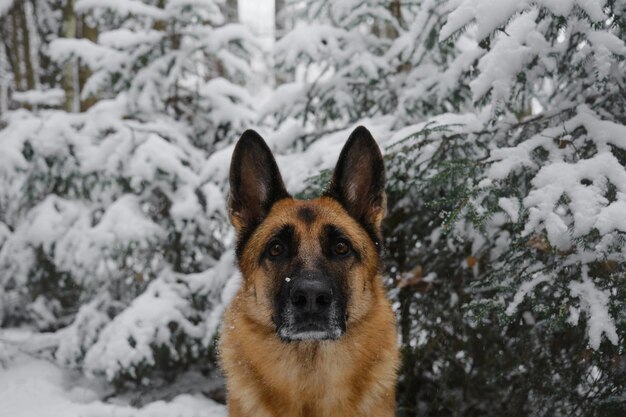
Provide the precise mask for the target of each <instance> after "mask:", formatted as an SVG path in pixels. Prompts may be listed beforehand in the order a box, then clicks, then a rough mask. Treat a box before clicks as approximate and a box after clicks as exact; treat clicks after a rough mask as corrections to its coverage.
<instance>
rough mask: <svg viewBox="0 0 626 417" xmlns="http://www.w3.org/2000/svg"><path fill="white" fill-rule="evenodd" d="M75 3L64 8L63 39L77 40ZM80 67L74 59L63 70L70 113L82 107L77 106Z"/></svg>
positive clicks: (67, 4)
mask: <svg viewBox="0 0 626 417" xmlns="http://www.w3.org/2000/svg"><path fill="white" fill-rule="evenodd" d="M74 1H75V0H68V1H67V3H66V4H65V7H64V8H63V29H62V32H63V37H64V38H67V39H74V38H76V12H75V11H74ZM76 65H78V59H72V60H71V61H69V62H67V63H66V64H65V68H64V69H63V90H64V91H65V110H66V111H68V112H74V113H76V112H78V111H80V105H78V106H76V97H75V96H76V95H79V94H80V91H76V84H77V82H76V80H75V79H74V78H75V76H76V75H77V74H76V71H75V66H76Z"/></svg>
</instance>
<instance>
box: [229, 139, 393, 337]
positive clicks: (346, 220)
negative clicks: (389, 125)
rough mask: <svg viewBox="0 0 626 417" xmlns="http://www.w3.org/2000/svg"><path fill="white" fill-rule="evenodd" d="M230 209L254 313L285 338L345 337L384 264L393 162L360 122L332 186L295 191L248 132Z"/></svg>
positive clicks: (366, 305)
mask: <svg viewBox="0 0 626 417" xmlns="http://www.w3.org/2000/svg"><path fill="white" fill-rule="evenodd" d="M230 185H231V195H230V201H229V211H230V217H231V221H232V223H233V225H234V226H235V228H236V230H237V235H238V246H237V255H238V260H239V266H240V269H241V271H242V274H243V277H244V294H245V295H246V300H245V306H246V308H248V309H249V310H250V311H251V312H253V313H254V314H251V315H250V316H251V317H253V318H254V320H256V321H257V322H258V324H261V325H263V326H265V327H267V328H271V329H272V330H273V331H275V332H276V334H277V335H278V336H279V337H280V338H281V339H282V340H283V341H298V340H329V339H338V338H340V337H341V336H342V335H343V334H344V333H345V332H346V330H347V328H348V327H349V326H350V325H351V324H353V323H357V322H359V320H361V319H362V318H363V317H364V316H365V315H366V314H367V312H368V311H369V309H370V308H372V307H373V306H372V302H373V301H374V299H375V297H373V293H372V291H373V289H374V287H375V286H374V285H373V281H374V280H376V279H379V273H380V223H381V221H382V219H383V216H384V212H385V194H384V164H383V160H382V156H381V154H380V150H379V149H378V146H377V145H376V142H375V141H374V139H373V138H372V136H371V135H370V133H369V132H368V131H367V130H366V129H365V128H362V127H361V128H357V129H356V130H355V131H354V132H353V133H352V135H351V136H350V138H349V139H348V142H347V143H346V145H345V147H344V149H343V151H342V152H341V155H340V157H339V161H338V163H337V166H336V168H335V172H334V174H333V178H332V181H331V183H330V185H329V188H328V189H327V191H326V192H325V193H324V195H323V196H322V197H320V198H318V199H315V200H306V201H301V200H295V199H293V198H291V196H289V194H288V193H287V192H286V190H285V187H284V185H283V181H282V178H281V176H280V172H279V171H278V167H277V165H276V162H275V160H274V157H273V156H272V154H271V151H270V150H269V148H268V147H267V145H266V144H265V142H264V141H263V139H262V138H261V137H260V136H259V135H258V134H256V133H255V132H253V131H247V132H245V133H244V134H243V136H242V137H241V139H240V141H239V143H238V144H237V146H236V148H235V151H234V154H233V160H232V164H231V173H230Z"/></svg>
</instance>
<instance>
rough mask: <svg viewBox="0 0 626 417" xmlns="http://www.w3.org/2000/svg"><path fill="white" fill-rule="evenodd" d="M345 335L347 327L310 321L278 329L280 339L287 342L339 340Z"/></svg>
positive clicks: (289, 324)
mask: <svg viewBox="0 0 626 417" xmlns="http://www.w3.org/2000/svg"><path fill="white" fill-rule="evenodd" d="M344 333H345V327H343V326H340V325H338V324H334V323H319V322H318V321H315V320H308V321H306V322H304V323H293V322H290V323H288V324H287V325H282V326H280V327H279V328H278V329H277V334H278V337H280V338H281V340H283V341H285V342H294V341H305V340H319V341H322V340H337V339H339V338H340V337H341V336H343V335H344Z"/></svg>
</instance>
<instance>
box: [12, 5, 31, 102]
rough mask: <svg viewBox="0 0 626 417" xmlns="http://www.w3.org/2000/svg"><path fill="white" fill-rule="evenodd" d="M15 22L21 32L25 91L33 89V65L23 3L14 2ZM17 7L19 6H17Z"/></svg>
mask: <svg viewBox="0 0 626 417" xmlns="http://www.w3.org/2000/svg"><path fill="white" fill-rule="evenodd" d="M15 5H16V6H15V8H16V14H17V20H18V21H19V26H20V29H21V32H22V39H21V41H22V45H21V46H22V48H21V49H22V58H23V59H24V78H25V80H26V89H28V90H32V89H34V88H35V71H33V63H32V61H31V55H30V53H31V51H30V34H29V31H28V24H27V23H26V12H25V11H24V1H23V0H21V1H17V2H15ZM18 5H19V6H18Z"/></svg>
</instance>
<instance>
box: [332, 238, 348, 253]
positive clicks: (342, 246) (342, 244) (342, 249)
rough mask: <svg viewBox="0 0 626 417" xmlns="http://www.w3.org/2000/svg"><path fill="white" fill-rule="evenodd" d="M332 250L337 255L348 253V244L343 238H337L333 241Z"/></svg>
mask: <svg viewBox="0 0 626 417" xmlns="http://www.w3.org/2000/svg"><path fill="white" fill-rule="evenodd" d="M333 251H334V252H335V255H337V256H346V255H347V254H348V253H350V245H349V244H348V242H346V241H345V240H343V239H342V240H339V241H337V242H335V245H334V247H333Z"/></svg>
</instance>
